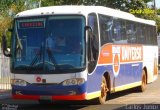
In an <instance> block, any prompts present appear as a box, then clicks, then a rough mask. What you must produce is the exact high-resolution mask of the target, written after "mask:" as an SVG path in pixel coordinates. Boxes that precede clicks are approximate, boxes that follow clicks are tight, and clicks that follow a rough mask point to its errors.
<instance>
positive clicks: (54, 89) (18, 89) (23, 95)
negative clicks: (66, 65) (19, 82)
mask: <svg viewBox="0 0 160 110" xmlns="http://www.w3.org/2000/svg"><path fill="white" fill-rule="evenodd" d="M12 98H13V99H29V100H41V99H51V100H86V83H84V84H82V85H74V86H62V85H56V86H55V85H42V86H37V85H27V86H15V85H12Z"/></svg>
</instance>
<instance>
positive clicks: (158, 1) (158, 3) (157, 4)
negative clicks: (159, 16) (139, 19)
mask: <svg viewBox="0 0 160 110" xmlns="http://www.w3.org/2000/svg"><path fill="white" fill-rule="evenodd" d="M156 7H157V8H160V0H156Z"/></svg>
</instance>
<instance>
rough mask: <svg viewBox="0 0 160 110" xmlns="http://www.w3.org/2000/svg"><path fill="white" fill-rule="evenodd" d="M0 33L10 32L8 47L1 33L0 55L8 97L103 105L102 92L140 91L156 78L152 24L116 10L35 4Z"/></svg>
mask: <svg viewBox="0 0 160 110" xmlns="http://www.w3.org/2000/svg"><path fill="white" fill-rule="evenodd" d="M6 32H11V33H12V35H11V47H10V51H7V44H6V42H7V40H6V34H4V35H3V53H4V54H5V55H6V56H8V57H10V70H11V72H12V76H13V77H12V79H11V86H12V97H13V99H28V100H37V101H39V102H40V103H44V102H46V101H51V102H52V101H58V100H67V101H69V100H91V99H94V100H96V101H97V102H98V103H100V104H105V103H107V96H108V94H110V93H115V92H118V91H122V90H126V89H130V88H134V87H137V90H139V91H142V92H143V91H144V90H145V89H146V87H147V84H148V83H151V82H154V81H155V80H156V79H157V77H158V45H157V35H156V24H155V22H154V21H151V20H145V19H141V18H137V17H135V16H134V15H132V14H130V13H126V12H122V11H120V10H116V9H111V8H107V7H103V6H68V5H66V6H50V7H40V8H36V9H32V10H27V11H24V12H20V13H18V14H17V15H16V16H15V18H14V22H13V26H12V29H8V31H6ZM58 39H59V40H58ZM60 39H61V41H60ZM58 42H61V43H58ZM49 48H50V49H49Z"/></svg>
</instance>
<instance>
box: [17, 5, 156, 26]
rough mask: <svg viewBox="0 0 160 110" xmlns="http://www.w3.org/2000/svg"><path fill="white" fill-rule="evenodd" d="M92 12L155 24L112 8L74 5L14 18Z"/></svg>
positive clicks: (51, 8)
mask: <svg viewBox="0 0 160 110" xmlns="http://www.w3.org/2000/svg"><path fill="white" fill-rule="evenodd" d="M93 12H95V13H99V14H104V15H108V16H113V17H117V18H122V19H126V20H131V21H135V22H140V23H145V24H149V25H155V24H156V23H155V21H152V20H145V19H141V18H137V17H135V16H134V15H132V14H130V13H127V12H123V11H120V10H116V9H112V8H107V7H103V6H76V5H65V6H63V5H62V6H50V7H40V8H36V9H31V10H27V11H23V12H20V13H18V14H17V15H16V18H18V17H27V16H42V15H55V14H82V15H85V16H86V15H88V14H89V13H93Z"/></svg>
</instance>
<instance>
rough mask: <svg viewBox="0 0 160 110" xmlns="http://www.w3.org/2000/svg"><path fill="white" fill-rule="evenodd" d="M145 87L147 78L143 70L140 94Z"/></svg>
mask: <svg viewBox="0 0 160 110" xmlns="http://www.w3.org/2000/svg"><path fill="white" fill-rule="evenodd" d="M146 87H147V76H146V72H145V70H143V71H142V83H141V86H140V87H139V91H140V92H144V91H145V90H146Z"/></svg>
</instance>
